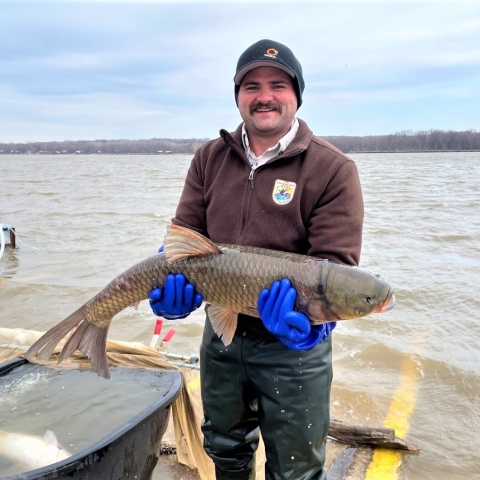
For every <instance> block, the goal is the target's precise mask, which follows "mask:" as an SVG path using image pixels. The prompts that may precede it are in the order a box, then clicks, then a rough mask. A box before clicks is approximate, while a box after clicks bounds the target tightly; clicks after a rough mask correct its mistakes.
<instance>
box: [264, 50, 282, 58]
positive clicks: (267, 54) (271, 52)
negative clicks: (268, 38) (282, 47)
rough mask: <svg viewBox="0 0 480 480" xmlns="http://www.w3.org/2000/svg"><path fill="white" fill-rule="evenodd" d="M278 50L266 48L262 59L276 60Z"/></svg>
mask: <svg viewBox="0 0 480 480" xmlns="http://www.w3.org/2000/svg"><path fill="white" fill-rule="evenodd" d="M277 55H278V50H275V49H274V48H268V49H267V51H266V52H265V53H264V54H263V56H264V57H271V58H277Z"/></svg>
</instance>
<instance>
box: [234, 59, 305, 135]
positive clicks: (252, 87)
mask: <svg viewBox="0 0 480 480" xmlns="http://www.w3.org/2000/svg"><path fill="white" fill-rule="evenodd" d="M237 100H238V108H239V110H240V115H241V116H242V118H243V121H244V122H245V125H246V127H247V132H248V134H249V135H258V136H262V137H266V136H267V137H270V136H271V137H272V138H273V137H275V138H276V140H279V139H280V138H282V137H283V135H285V134H286V133H287V132H288V130H289V129H290V127H291V125H292V121H293V118H294V116H295V113H296V111H297V95H296V94H295V89H294V87H293V83H292V78H291V77H290V75H288V73H286V72H284V71H283V70H280V69H279V68H275V67H258V68H254V69H253V70H250V71H249V72H248V73H247V74H246V75H245V76H244V77H243V79H242V83H241V84H240V89H239V91H238V99H237Z"/></svg>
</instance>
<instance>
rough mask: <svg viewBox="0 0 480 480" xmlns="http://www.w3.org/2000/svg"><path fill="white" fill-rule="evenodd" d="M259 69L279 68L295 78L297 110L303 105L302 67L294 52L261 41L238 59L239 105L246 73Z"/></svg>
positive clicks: (280, 45) (236, 80)
mask: <svg viewBox="0 0 480 480" xmlns="http://www.w3.org/2000/svg"><path fill="white" fill-rule="evenodd" d="M257 67H277V68H280V69H282V70H284V71H285V72H287V73H288V74H289V75H290V76H291V77H292V78H293V85H294V87H295V92H296V94H297V109H298V108H300V105H301V104H302V93H303V90H304V89H305V82H304V81H303V73H302V66H301V65H300V62H299V61H298V60H297V59H296V58H295V55H294V54H293V52H292V51H291V50H290V49H289V48H288V47H286V46H285V45H282V44H281V43H278V42H274V41H273V40H260V41H258V42H256V43H254V44H253V45H251V46H250V47H248V48H247V49H246V50H245V51H244V52H243V53H242V54H241V55H240V58H239V59H238V63H237V71H236V73H235V77H234V78H233V81H234V82H235V101H236V102H237V105H238V91H239V89H240V84H241V83H242V79H243V77H244V76H245V74H246V73H248V72H249V71H250V70H253V69H254V68H257Z"/></svg>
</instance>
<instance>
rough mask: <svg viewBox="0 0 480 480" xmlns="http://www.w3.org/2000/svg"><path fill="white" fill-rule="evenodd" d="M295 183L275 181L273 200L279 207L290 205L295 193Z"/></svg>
mask: <svg viewBox="0 0 480 480" xmlns="http://www.w3.org/2000/svg"><path fill="white" fill-rule="evenodd" d="M296 186H297V184H296V183H295V182H288V181H287V180H275V186H274V187H273V194H272V197H273V200H274V202H275V203H278V205H285V204H287V203H289V202H290V201H291V200H292V198H293V194H294V193H295V187H296Z"/></svg>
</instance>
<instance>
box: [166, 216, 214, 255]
mask: <svg viewBox="0 0 480 480" xmlns="http://www.w3.org/2000/svg"><path fill="white" fill-rule="evenodd" d="M164 246H165V257H166V259H167V261H169V262H176V261H177V260H182V259H183V258H187V257H194V256H197V255H218V254H219V253H222V251H221V250H220V248H219V247H217V245H215V244H214V243H213V242H212V241H211V240H209V239H208V238H207V237H204V236H203V235H201V234H200V233H197V232H195V231H193V230H190V229H189V228H185V227H180V226H178V225H173V224H172V225H169V226H168V227H167V236H166V237H165V243H164Z"/></svg>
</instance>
